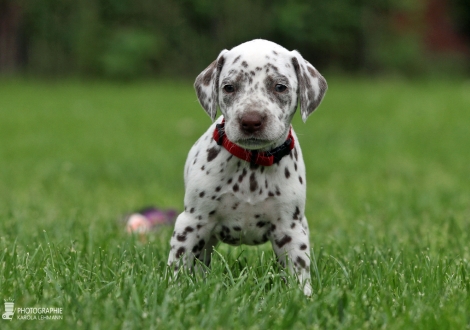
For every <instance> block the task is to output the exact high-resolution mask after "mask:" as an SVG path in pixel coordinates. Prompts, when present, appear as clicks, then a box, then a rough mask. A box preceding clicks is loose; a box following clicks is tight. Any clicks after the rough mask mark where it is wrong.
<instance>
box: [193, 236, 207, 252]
mask: <svg viewBox="0 0 470 330" xmlns="http://www.w3.org/2000/svg"><path fill="white" fill-rule="evenodd" d="M204 244H206V242H205V241H204V240H203V239H201V240H200V241H199V242H198V243H197V244H196V245H194V247H193V253H196V252H199V251H201V250H202V248H203V247H204Z"/></svg>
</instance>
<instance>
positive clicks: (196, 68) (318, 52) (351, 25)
mask: <svg viewBox="0 0 470 330" xmlns="http://www.w3.org/2000/svg"><path fill="white" fill-rule="evenodd" d="M254 38H265V39H269V40H272V41H274V42H277V43H280V44H281V45H283V46H285V47H286V48H288V49H297V50H299V51H300V52H301V53H302V54H303V55H304V57H305V58H307V59H308V60H309V61H310V62H312V63H314V65H316V66H317V67H319V69H320V71H321V72H325V71H330V72H335V73H336V72H339V73H346V74H354V73H362V74H366V75H370V74H374V75H377V74H384V73H388V74H390V73H391V74H400V75H406V76H416V75H423V74H433V75H436V74H438V75H465V74H468V73H469V71H470V64H469V54H470V53H469V45H470V2H469V1H468V0H419V1H418V0H411V1H408V0H397V1H392V0H329V1H318V0H317V1H309V0H282V1H281V0H272V1H267V0H237V1H233V0H228V1H216V0H178V1H168V0H82V1H70V0H0V74H2V75H5V74H9V75H11V74H28V75H35V76H37V75H39V76H70V75H73V76H77V75H78V76H86V77H109V78H118V79H135V78H141V77H162V76H164V77H185V78H187V77H194V75H195V74H197V73H199V72H200V71H201V69H202V68H204V67H205V66H206V65H207V64H208V63H210V62H211V61H212V60H213V59H214V58H215V56H216V55H217V54H218V52H219V51H220V50H222V49H224V48H227V49H230V48H232V47H234V46H236V45H237V44H239V43H241V42H244V41H247V40H250V39H254Z"/></svg>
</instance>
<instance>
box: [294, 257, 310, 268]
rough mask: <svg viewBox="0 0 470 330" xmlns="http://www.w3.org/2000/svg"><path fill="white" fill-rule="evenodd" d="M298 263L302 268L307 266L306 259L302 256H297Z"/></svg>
mask: <svg viewBox="0 0 470 330" xmlns="http://www.w3.org/2000/svg"><path fill="white" fill-rule="evenodd" d="M296 261H297V263H298V264H299V265H300V267H302V268H306V267H307V264H306V263H305V260H304V259H302V258H301V257H297V260H296Z"/></svg>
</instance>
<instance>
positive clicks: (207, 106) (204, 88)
mask: <svg viewBox="0 0 470 330" xmlns="http://www.w3.org/2000/svg"><path fill="white" fill-rule="evenodd" d="M227 52H228V50H226V49H224V50H223V51H221V52H220V54H219V56H218V57H217V59H216V60H215V61H214V62H212V63H211V64H210V65H209V66H208V67H207V68H206V69H205V70H204V71H202V72H201V73H200V74H199V75H198V76H197V77H196V81H195V82H194V88H195V89H196V94H197V98H198V100H199V103H200V104H201V106H202V107H203V108H204V110H206V112H207V114H208V115H209V116H210V117H211V119H212V121H214V120H215V116H216V115H217V103H218V102H217V101H218V97H219V76H220V71H221V70H222V67H223V66H224V62H225V58H224V54H225V53H227Z"/></svg>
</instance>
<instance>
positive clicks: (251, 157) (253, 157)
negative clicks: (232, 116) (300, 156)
mask: <svg viewBox="0 0 470 330" xmlns="http://www.w3.org/2000/svg"><path fill="white" fill-rule="evenodd" d="M212 136H213V138H214V140H215V141H216V142H217V144H218V145H219V146H220V145H221V146H223V147H224V148H225V149H226V150H227V151H228V152H230V153H231V154H232V155H234V156H235V157H238V158H240V159H243V160H244V161H247V162H250V163H251V164H256V165H262V166H271V165H273V164H277V163H279V161H280V160H281V159H282V157H284V156H287V155H288V154H289V153H290V151H291V150H292V149H294V145H295V140H294V137H293V136H292V128H291V129H289V135H288V136H287V140H286V141H285V142H284V143H283V144H281V145H280V146H279V147H277V148H274V149H272V150H270V151H263V152H258V151H257V150H248V149H243V148H242V147H240V146H238V145H236V144H235V143H233V142H232V141H230V140H229V139H228V138H227V136H226V135H225V119H223V120H222V122H221V123H220V124H217V125H216V126H215V130H214V134H213V135H212Z"/></svg>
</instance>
